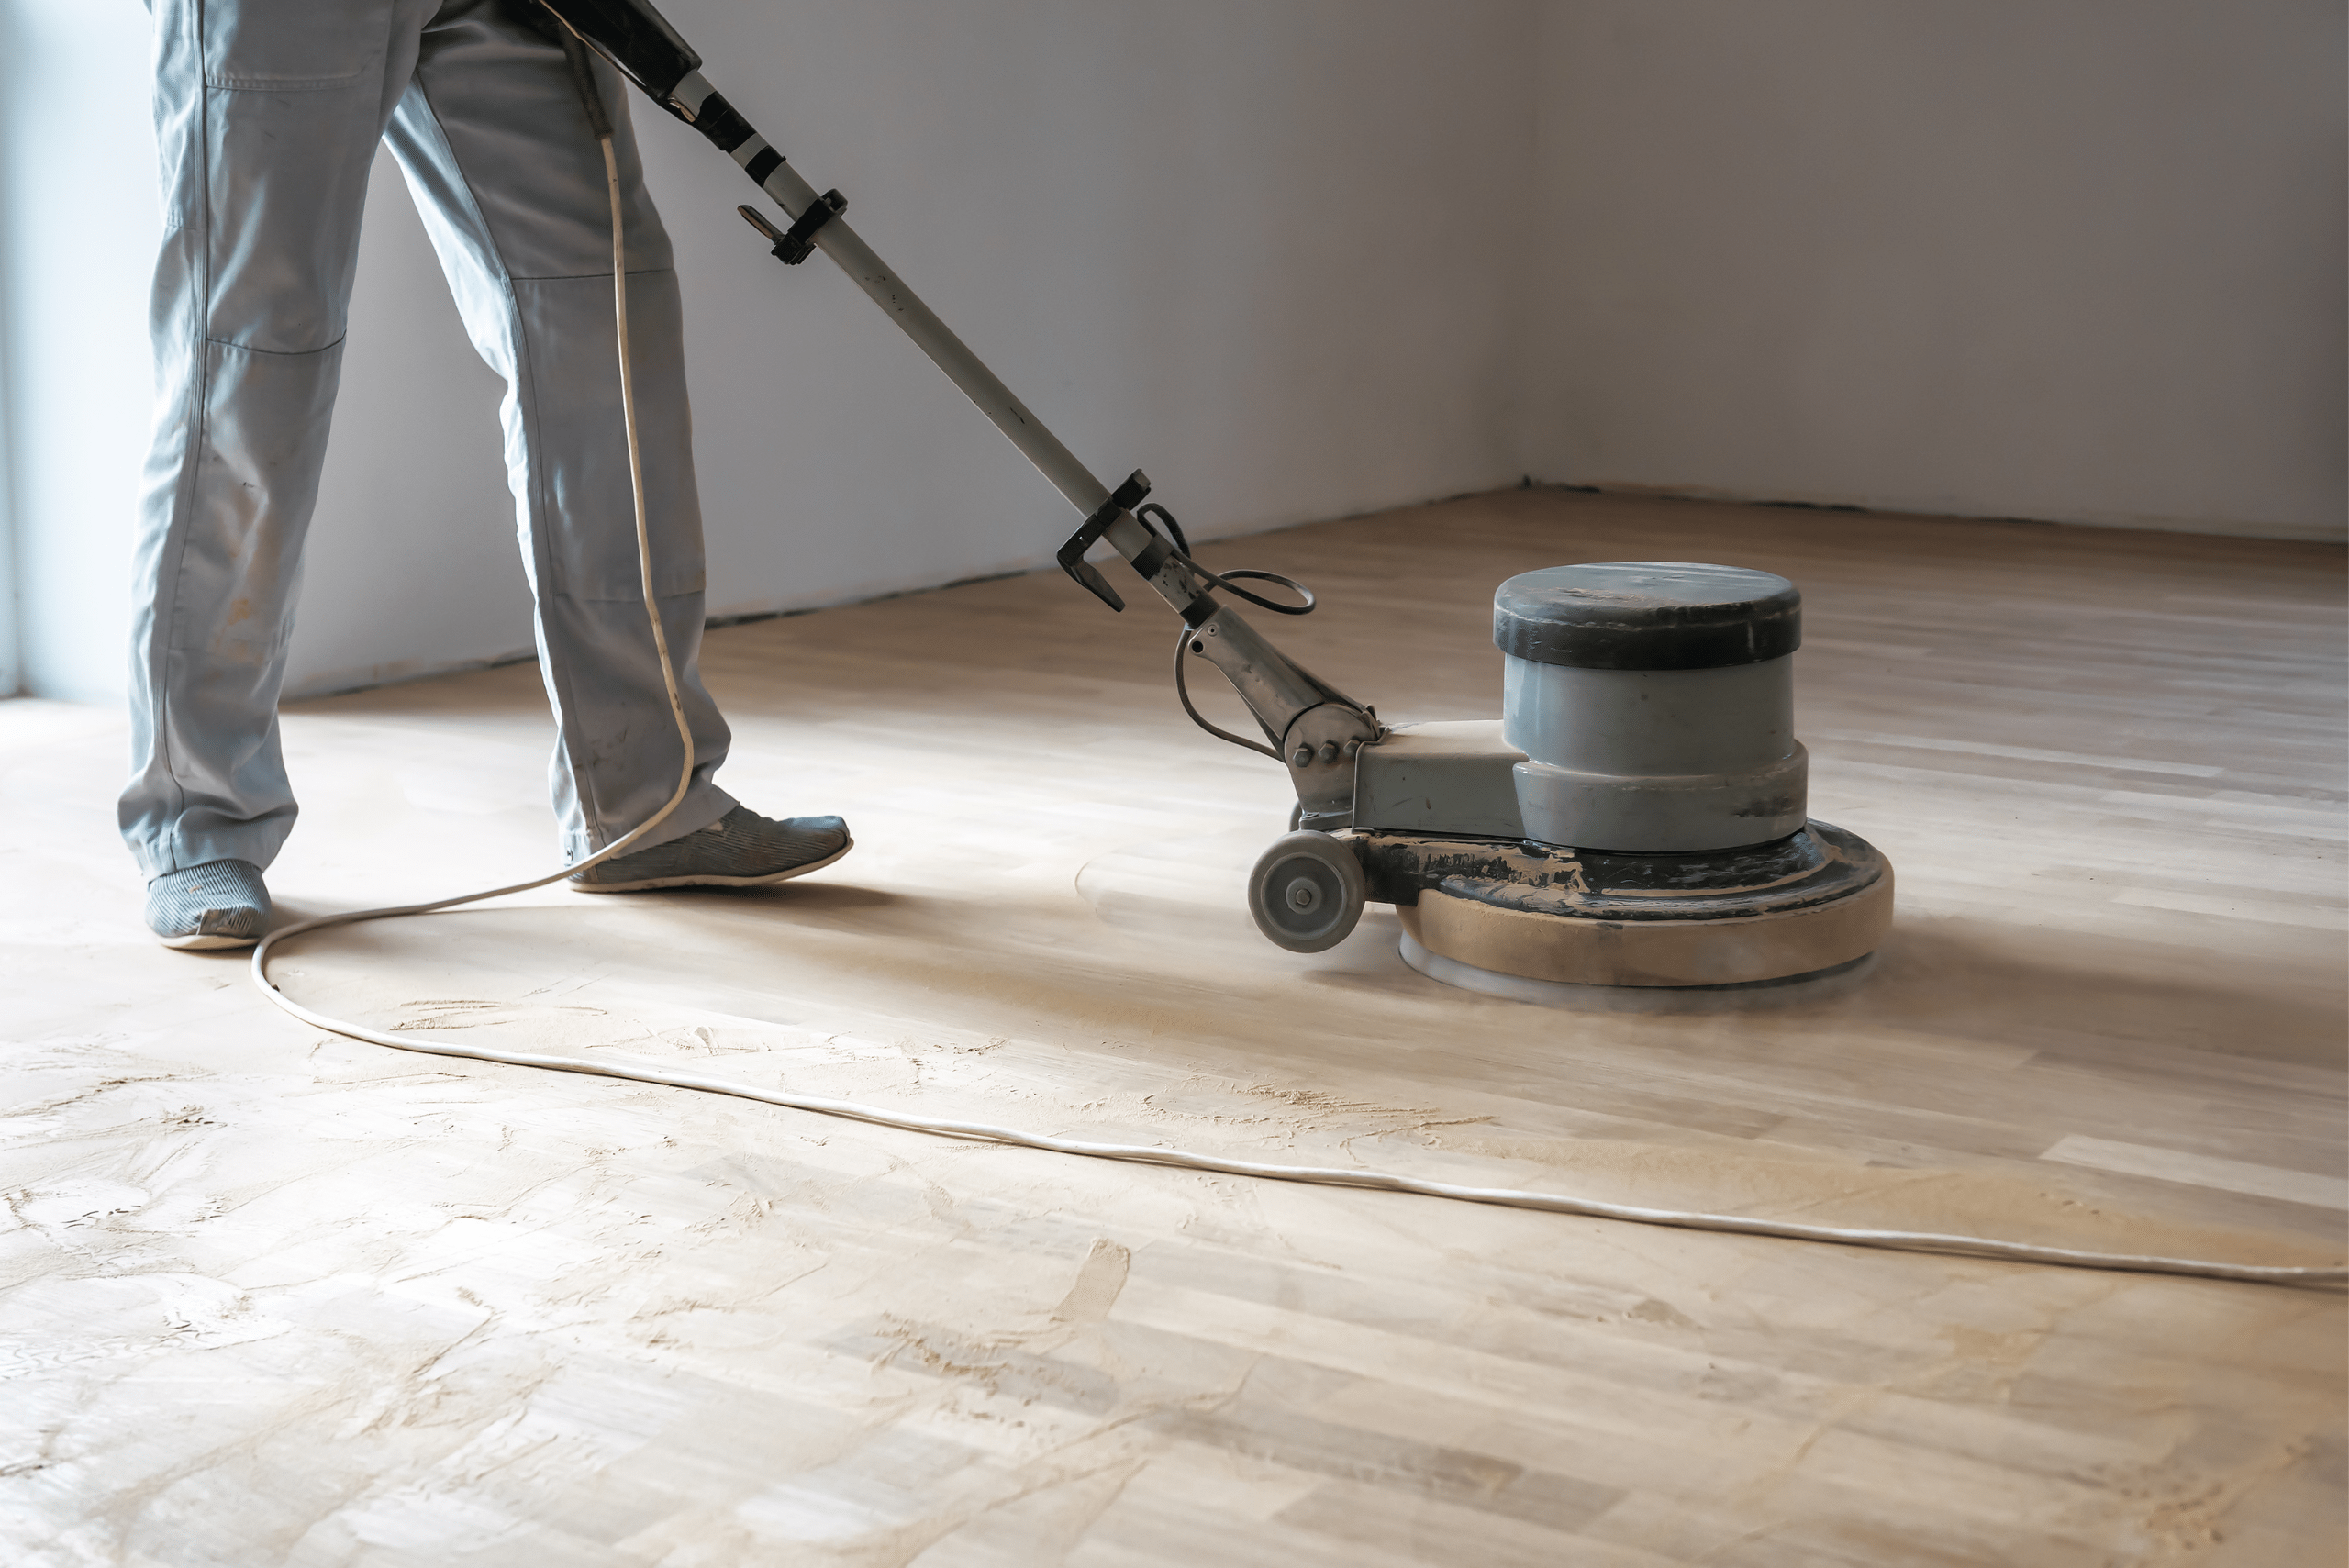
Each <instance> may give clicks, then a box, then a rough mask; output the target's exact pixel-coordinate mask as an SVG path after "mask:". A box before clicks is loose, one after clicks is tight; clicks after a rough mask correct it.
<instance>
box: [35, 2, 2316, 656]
mask: <svg viewBox="0 0 2349 1568" xmlns="http://www.w3.org/2000/svg"><path fill="white" fill-rule="evenodd" d="M667 9H668V10H669V12H670V14H671V15H672V16H673V17H675V18H676V20H677V21H678V22H679V24H680V25H681V27H682V28H684V30H685V33H686V34H687V36H688V37H690V38H692V39H695V40H696V43H697V44H698V45H699V47H700V48H701V49H702V50H703V51H704V52H705V53H706V54H707V56H708V57H709V59H710V61H711V62H712V63H711V68H710V69H711V74H712V76H713V78H714V79H715V80H716V81H717V82H718V83H719V85H720V86H721V87H722V88H723V89H724V90H725V91H726V92H727V93H728V94H729V95H730V96H732V97H733V98H734V99H735V100H736V101H737V102H738V103H740V105H741V106H743V107H744V108H745V109H746V110H747V112H748V113H749V114H750V116H751V118H752V119H753V121H754V122H756V123H757V124H758V125H760V126H761V128H763V129H765V130H766V131H768V133H769V134H770V135H771V136H773V137H774V139H776V140H778V141H779V142H781V144H782V145H783V146H784V147H785V150H788V151H789V152H790V153H791V154H792V155H793V157H794V160H795V161H796V162H798V163H799V164H800V166H801V167H802V168H803V170H804V171H805V172H807V174H808V175H809V177H810V178H811V179H813V180H815V181H816V182H817V183H818V184H819V185H831V184H837V185H839V186H841V188H842V189H844V190H845V191H846V192H847V193H848V195H849V197H850V200H851V204H852V207H851V210H852V215H853V217H854V220H855V222H856V223H857V225H858V227H859V228H861V229H862V230H863V232H864V233H865V234H866V236H867V237H868V238H870V239H873V240H874V242H875V244H876V245H877V246H878V247H879V248H880V249H881V250H882V252H883V253H884V254H885V255H886V256H888V257H889V258H890V259H891V260H892V261H894V262H895V263H896V264H897V265H898V266H899V267H901V268H902V269H903V270H904V272H906V274H907V276H908V277H910V278H911V280H912V281H913V282H914V283H915V284H916V285H917V286H918V287H920V288H921V289H922V290H923V291H924V293H925V294H927V295H929V296H930V298H931V300H932V302H933V303H934V304H936V305H937V306H939V307H940V309H941V312H942V313H943V314H944V315H945V316H946V317H947V319H948V320H949V321H950V322H952V323H953V324H954V326H955V327H956V328H957V329H958V330H960V331H961V332H962V333H963V336H964V337H965V338H966V339H969V340H970V341H971V343H972V344H973V345H974V347H975V348H977V349H978V350H979V351H980V352H981V353H982V354H983V355H985V357H987V358H988V359H989V360H990V361H993V362H994V363H995V365H996V368H997V370H998V371H1000V372H1001V373H1003V374H1004V376H1005V378H1006V379H1007V380H1008V382H1009V383H1010V384H1011V385H1012V386H1013V387H1014V388H1015V389H1016V390H1017V391H1019V393H1020V394H1021V395H1023V396H1024V397H1025V398H1026V399H1027V400H1028V401H1029V403H1030V405H1031V406H1034V407H1035V408H1036V409H1037V410H1038V411H1039V412H1040V413H1041V415H1042V416H1043V417H1045V418H1047V419H1048V420H1050V421H1052V423H1053V425H1054V426H1055V428H1058V429H1059V431H1060V433H1061V434H1062V435H1063V438H1064V439H1067V441H1068V442H1069V444H1070V445H1071V446H1072V447H1073V448H1074V450H1076V451H1077V452H1078V453H1079V454H1080V455H1081V456H1083V457H1085V459H1086V460H1088V461H1089V462H1092V463H1094V464H1095V466H1096V467H1097V470H1098V471H1099V472H1100V473H1102V474H1103V475H1104V476H1105V477H1107V478H1112V479H1114V478H1115V477H1117V476H1119V475H1120V474H1122V473H1124V472H1125V471H1126V470H1127V469H1128V468H1130V467H1134V466H1141V467H1145V468H1147V469H1149V470H1150V472H1151V473H1152V475H1153V476H1154V477H1156V478H1157V479H1158V480H1159V482H1160V484H1161V486H1162V495H1163V497H1164V499H1166V500H1167V502H1168V503H1169V504H1170V505H1172V506H1175V509H1176V510H1177V511H1178V512H1179V513H1180V514H1181V515H1182V516H1183V517H1184V519H1185V521H1186V524H1188V525H1190V526H1191V527H1192V528H1193V529H1194V530H1195V531H1197V532H1199V533H1202V534H1208V535H1213V534H1222V533H1231V532H1238V531H1244V530H1248V529H1253V528H1265V527H1269V526H1274V525H1277V524H1280V523H1284V522H1288V521H1293V520H1297V519H1301V518H1306V517H1328V516H1332V515H1337V514H1342V513H1346V512H1351V511H1355V510H1361V509H1367V508H1371V507H1375V506H1386V505H1391V504H1397V503H1402V502H1407V501H1411V500H1415V499H1422V498H1426V497H1431V496H1436V495H1448V494H1453V493H1457V492H1461V491H1466V490H1473V489H1477V488H1482V487H1486V486H1491V485H1497V484H1508V483H1510V482H1513V481H1514V480H1515V479H1516V478H1517V477H1518V475H1519V474H1520V473H1525V472H1530V473H1533V474H1534V475H1535V476H1536V477H1538V478H1542V479H1548V480H1559V481H1566V482H1572V483H1580V484H1610V485H1650V486H1655V487H1658V488H1664V489H1674V490H1684V491H1697V492H1711V493H1720V494H1730V495H1747V496H1755V497H1761V498H1772V499H1798V500H1814V501H1828V502H1847V503H1853V504H1861V505H1872V506H1896V507H1909V508H1915V509H1920V510H1926V511H1942V512H1951V513H1959V514H1988V515H2010V516H2023V517H2045V518H2055V519H2067V520H2073V521H2087V522H2137V523H2150V524H2153V525H2155V526H2165V527H2180V528H2214V529H2235V530H2241V531H2249V532H2261V533H2271V534H2298V535H2303V536H2317V537H2333V538H2338V537H2341V534H2342V531H2343V429H2344V424H2349V415H2344V410H2343V381H2344V373H2343V288H2344V284H2343V136H2344V131H2343V39H2342V22H2341V17H2342V10H2341V6H2340V5H2339V4H2338V0H2227V3H2226V4H2223V5H2222V4H2220V3H2218V0H1903V3H1901V4H1898V5H1888V4H1884V3H1883V0H1455V3H1453V4H1449V5H1446V6H1432V5H1428V4H1424V3H1422V0H985V3H984V4H982V3H979V0H796V3H795V4H794V5H792V6H746V5H742V4H740V3H739V0H669V4H668V6H667ZM147 26H148V23H147V17H146V15H145V13H144V11H143V10H141V9H140V8H139V6H138V4H137V0H0V29H5V31H0V396H5V403H4V404H0V406H5V409H6V429H5V431H4V432H0V436H5V439H6V443H7V446H8V448H9V450H11V451H12V452H13V454H14V455H13V461H11V462H9V465H8V472H9V473H10V475H11V482H10V486H9V489H8V490H7V492H6V495H5V496H0V500H5V501H6V511H7V512H8V514H9V515H11V516H12V517H13V518H14V522H15V534H16V549H15V556H14V564H15V568H16V573H17V588H18V593H17V602H18V605H19V606H20V614H19V618H20V620H21V623H22V625H21V634H22V636H21V640H22V645H23V648H24V651H25V659H24V682H25V684H26V686H27V687H28V689H30V690H34V691H37V692H40V693H43V694H46V695H59V696H72V697H92V698H105V697H107V696H110V695H113V694H115V693H117V692H118V690H119V689H120V684H121V679H122V674H123V670H124V663H125V661H124V655H123V628H124V626H125V624H126V620H127V614H126V606H125V603H124V584H125V581H126V578H127V574H128V538H129V526H130V516H131V505H132V499H133V495H134V491H135V484H136V474H137V470H138V464H139V456H140V453H141V451H142V450H143V447H144V443H145V439H146V433H147V420H148V403H149V382H148V371H147V365H146V350H145V345H144V328H145V296H146V279H147V274H148V270H149V267H150V258H151V255H152V251H153V245H154V239H155V235H156V217H155V195H154V186H153V174H152V169H153V154H152V150H151V145H150V133H149V131H148V128H147V120H146V111H145V84H144V76H145V70H146V33H147ZM638 125H639V128H640V132H641V133H642V136H643V139H644V141H645V143H646V156H647V161H648V164H649V165H650V168H651V178H652V181H653V183H654V188H655V190H656V192H657V193H658V195H659V199H660V202H661V205H662V209H663V211H664V213H665V214H666V216H667V217H668V220H669V226H670V228H671V230H672V232H673V234H674V238H675V239H676V244H677V251H678V256H679V265H680V267H681V269H682V271H683V272H684V275H685V295H686V300H687V331H688V335H689V343H688V349H689V354H690V358H691V362H692V366H693V371H692V374H693V389H694V398H695V410H696V420H697V430H698V448H699V454H700V473H701V479H702V490H703V498H704V502H705V506H706V510H707V519H708V528H709V539H710V554H711V567H712V570H711V582H712V594H711V607H712V609H713V610H714V611H715V612H717V613H720V614H739V613H744V612H751V611H759V610H768V609H777V608H786V607H799V606H815V605H821V604H828V603H835V602H839V601H841V600H846V599H853V598H859V597H863V596H867V595H874V594H879V593H885V592H888V591H892V590H895V589H901V588H910V587H918V586H922V585H926V584H935V583H940V582H945V581H950V580H952V579H955V578H959V577H963V576H971V575H976V574H980V573H989V572H997V571H1004V570H1008V569H1013V568H1017V567H1021V566H1027V565H1033V564H1037V563H1040V562H1044V561H1046V560H1048V559H1049V557H1050V553H1051V550H1052V547H1053V546H1054V545H1055V544H1057V542H1058V541H1059V539H1061V538H1062V537H1063V534H1064V533H1065V531H1066V529H1067V528H1068V526H1069V524H1070V522H1071V521H1072V520H1073V519H1072V517H1071V515H1070V514H1069V513H1068V512H1067V509H1066V508H1065V506H1063V504H1062V503H1061V501H1060V500H1059V499H1058V497H1057V496H1056V495H1053V494H1052V491H1051V490H1049V489H1048V488H1047V487H1046V486H1045V485H1044V484H1042V482H1041V480H1039V479H1037V478H1036V477H1035V476H1034V475H1033V474H1032V473H1030V472H1029V471H1028V470H1027V469H1026V467H1025V466H1024V464H1022V462H1020V460H1019V458H1018V457H1017V456H1016V455H1015V454H1014V453H1013V452H1012V450H1011V449H1010V448H1009V446H1008V444H1007V443H1005V442H1004V441H1002V439H1000V438H999V437H997V436H996V434H995V432H994V431H993V429H992V428H990V427H989V426H988V425H987V424H986V423H985V420H984V419H982V418H981V417H979V416H978V415H977V414H976V413H974V411H973V410H971V409H970V408H969V407H968V406H966V405H964V404H963V402H962V400H961V398H960V397H959V395H956V394H955V393H954V392H953V391H952V389H951V388H949V387H948V386H947V384H945V382H944V380H943V379H942V378H941V377H940V376H939V375H938V374H937V373H936V372H935V371H934V370H932V369H931V367H930V365H929V364H928V363H927V362H926V361H923V360H922V359H921V358H920V357H919V356H918V354H917V353H916V352H915V351H914V350H912V349H911V348H910V347H909V346H908V345H907V344H906V343H905V342H904V341H903V340H902V339H899V338H898V337H897V335H896V331H895V329H894V328H891V327H890V326H889V325H888V324H887V322H886V321H885V319H883V318H882V317H881V316H880V315H879V313H878V312H876V311H874V309H873V308H872V307H871V306H870V305H869V304H867V303H866V302H865V301H864V299H863V296H862V295H859V294H858V293H857V292H856V291H855V290H854V289H853V288H852V286H851V285H850V284H848V283H847V282H846V280H844V279H842V278H841V277H840V276H838V275H837V274H836V273H834V272H832V271H831V270H830V269H829V266H828V265H827V264H825V263H823V262H820V261H818V262H815V263H812V264H810V265H808V266H806V267H803V268H800V269H797V270H796V271H793V272H785V271H784V270H782V269H780V268H778V267H776V266H775V265H774V262H773V261H771V260H769V259H768V257H767V255H766V253H765V250H764V247H763V246H762V245H760V244H758V243H757V242H756V241H755V240H754V239H752V238H751V236H750V234H749V232H748V231H747V230H746V229H744V228H742V227H741V225H740V220H739V219H737V218H736V217H734V216H733V212H732V208H733V206H734V204H735V203H736V202H737V201H739V200H742V199H744V198H745V197H746V195H750V194H751V193H750V192H749V191H748V188H747V184H746V183H745V182H743V181H741V179H740V176H739V175H738V174H736V173H735V172H733V170H732V169H731V166H730V165H729V164H728V163H727V162H726V161H724V160H722V159H720V158H718V155H717V154H715V153H714V152H712V151H711V150H709V149H708V148H707V146H706V145H705V144H703V143H702V142H701V141H700V140H699V139H698V138H697V137H696V136H695V135H694V134H693V133H692V132H691V131H690V130H688V129H686V128H684V127H682V126H679V125H677V124H675V123H674V122H672V121H669V120H667V119H666V118H664V117H660V116H658V115H656V114H653V113H651V112H649V111H648V112H646V113H643V114H640V116H639V117H638ZM496 398H497V386H496V384H495V380H494V379H493V378H492V377H491V376H490V375H489V374H488V373H487V372H486V371H485V370H484V369H483V367H482V366H481V365H480V363H479V361H477V360H475V359H474V358H473V354H472V351H471V350H470V349H469V348H468V347H467V346H466V344H465V342H464V339H463V336H462V332H461V331H460V329H459V328H458V325H457V320H456V315H455V311H454V309H453V307H452V306H451V305H450V304H449V301H448V298H447V295H446V292H445V290H444V288H443V285H442V284H441V283H440V277H439V274H438V272H437V270H436V268H435V266H434V264H433V261H432V259H431V255H430V252H429V248H428V247H427V246H426V244H425V242H424V239H423V235H422V231H421V228H420V227H419V226H418V224H417V219H416V217H415V215H414V213H413V212H412V211H411V210H410V209H409V206H408V203H407V197H406V192H405V189H404V188H403V187H402V186H401V184H400V183H399V182H398V180H397V179H396V176H395V172H394V171H392V169H391V166H390V165H389V163H388V161H384V162H383V163H382V164H380V165H379V168H378V171H377V180H376V183H375V188H374V190H373V195H371V198H370V206H369V225H368V231H367V238H366V240H365V242H364V246H363V249H362V262H361V269H360V283H359V294H358V297H357V298H356V299H355V300H354V302H353V310H352V322H351V346H350V349H349V351H348V355H347V360H346V374H345V381H344V389H343V396H342V401H341V405H340V408H339V410H338V414H337V419H336V433H335V441H334V447H333V455H332V456H331V457H330V459H329V461H328V473H327V476H326V481H325V484H324V487H323V492H322V495H321V500H320V506H319V512H318V520H317V528H316V530H315V531H314V534H313V537H312V541H311V553H310V559H309V569H308V583H307V587H306V590H305V602H304V613H303V617H302V622H301V631H300V634H299V637H298V639H297V643H296V647H295V662H294V672H293V674H294V682H295V688H296V689H308V690H322V689H329V688H332V687H334V686H338V685H344V684H357V683H360V682H364V681H368V680H373V679H379V678H384V677H389V676H396V675H399V674H403V673H413V672H416V671H418V670H422V669H429V668H443V667H448V666H451V665H459V664H462V663H464V662H469V661H474V660H481V659H487V658H494V657H497V656H500V655H504V654H508V653H511V652H514V651H519V650H521V649H523V648H525V647H526V646H527V645H528V643H529V626H528V606H527V602H526V599H525V597H524V594H523V588H522V582H521V573H520V569H519V566H518V563H517V562H516V558H515V553H514V550H513V546H512V540H511V529H512V511H511V506H510V502H509V500H508V498H507V493H506V490H505V486H504V483H503V480H502V477H501V475H500V473H499V472H498V466H497V464H498V438H497V432H496V428H495V417H494V409H495V402H496ZM1072 591H1074V590H1072ZM0 593H5V587H0ZM0 629H4V628H0ZM4 662H5V656H0V663H4ZM7 679H8V677H7V675H6V671H5V669H0V691H5V690H6V689H7Z"/></svg>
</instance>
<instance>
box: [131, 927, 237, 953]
mask: <svg viewBox="0 0 2349 1568" xmlns="http://www.w3.org/2000/svg"><path fill="white" fill-rule="evenodd" d="M156 940H159V941H161V943H162V944H163V945H164V946H165V947H167V948H175V949H177V950H178V951H181V952H213V951H218V950H220V949H222V948H249V947H251V946H253V945H255V944H256V943H258V942H259V941H260V940H261V939H260V938H259V937H218V936H213V935H211V934H210V933H208V932H205V931H195V932H191V933H190V934H188V935H187V936H184V937H160V938H158V939H156Z"/></svg>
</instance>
